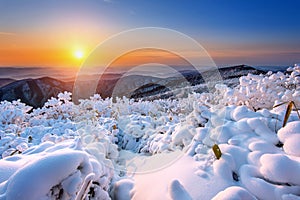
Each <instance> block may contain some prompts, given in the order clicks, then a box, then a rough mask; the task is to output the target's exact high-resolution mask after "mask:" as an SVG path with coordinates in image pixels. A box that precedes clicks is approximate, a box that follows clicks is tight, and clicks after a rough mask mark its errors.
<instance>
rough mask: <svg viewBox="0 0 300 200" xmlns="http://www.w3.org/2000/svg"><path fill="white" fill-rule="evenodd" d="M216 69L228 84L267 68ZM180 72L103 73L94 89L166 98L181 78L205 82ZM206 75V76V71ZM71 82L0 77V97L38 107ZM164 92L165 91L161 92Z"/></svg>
mask: <svg viewBox="0 0 300 200" xmlns="http://www.w3.org/2000/svg"><path fill="white" fill-rule="evenodd" d="M219 72H220V75H221V76H222V78H223V80H224V83H225V84H228V85H231V86H234V85H236V84H238V78H239V77H241V76H245V75H247V74H248V73H252V74H264V73H266V71H263V70H259V69H255V68H253V67H250V66H247V65H238V66H232V67H226V68H220V69H219ZM203 73H204V74H202V75H205V73H209V72H203ZM180 74H181V76H174V77H168V78H159V77H153V76H142V75H129V76H123V74H121V73H120V74H108V75H105V74H104V75H102V76H101V78H100V81H99V82H98V84H97V89H96V93H98V94H100V95H101V97H102V98H106V97H110V96H112V95H117V96H127V97H130V98H145V99H155V98H169V97H170V96H171V95H172V94H168V91H169V89H168V88H174V87H177V88H179V87H183V86H184V85H180V84H181V83H183V82H188V83H189V85H190V86H195V85H199V84H203V83H205V82H204V79H203V77H202V75H201V74H200V73H199V72H197V71H193V70H184V71H180ZM205 76H206V77H207V76H209V74H206V75H205ZM183 79H184V80H183ZM212 79H213V77H212ZM87 81H89V80H87ZM90 81H92V80H90ZM73 85H74V81H69V82H64V81H61V80H57V79H54V78H50V77H42V78H36V79H30V78H29V79H22V80H14V79H5V78H2V79H0V101H3V100H7V101H13V100H17V99H20V100H21V101H22V102H24V103H26V104H28V105H31V106H32V107H34V108H37V107H41V106H43V105H44V103H45V102H46V101H47V100H48V99H49V98H51V97H56V96H57V94H58V93H60V92H63V91H69V92H72V89H73ZM198 92H201V90H200V91H198ZM164 93H165V94H166V95H162V94H164Z"/></svg>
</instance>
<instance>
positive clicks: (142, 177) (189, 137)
mask: <svg viewBox="0 0 300 200" xmlns="http://www.w3.org/2000/svg"><path fill="white" fill-rule="evenodd" d="M289 101H293V102H294V104H295V105H296V107H298V108H299V107H300V66H297V65H295V67H294V68H289V69H288V72H287V73H286V74H284V73H282V72H278V73H271V72H270V73H268V74H267V75H265V76H262V75H251V74H249V75H248V76H244V77H241V78H240V84H239V85H238V86H237V87H235V88H229V87H227V86H225V85H220V84H219V85H216V91H215V93H213V94H211V93H209V94H208V93H203V94H190V95H189V97H188V98H184V99H177V100H155V101H138V102H135V101H134V100H130V99H127V98H123V99H117V100H116V101H113V100H112V99H105V100H103V99H101V97H100V96H99V95H94V96H93V97H91V98H90V99H88V100H82V101H81V102H80V103H79V104H78V105H75V104H73V102H72V101H71V94H70V93H67V92H66V93H61V94H59V95H58V98H52V99H50V100H49V101H48V102H47V103H46V104H45V106H44V107H42V108H40V109H34V110H33V109H31V108H30V107H29V106H26V105H25V104H23V103H20V102H18V101H17V102H13V103H10V102H6V101H4V102H1V103H0V111H1V115H0V158H1V159H0V199H1V200H2V199H7V200H9V199H13V200H16V199H18V200H21V199H24V200H28V199H31V200H35V199H76V200H77V199H78V200H79V199H110V198H112V199H173V200H185V199H222V200H223V199H230V200H231V199H272V200H273V199H284V200H291V199H300V178H299V177H300V145H299V144H300V120H299V118H298V117H299V116H298V115H297V112H296V110H295V109H294V110H293V111H292V112H291V114H290V116H289V119H288V123H287V124H286V126H285V127H282V125H283V119H284V116H285V114H286V110H287V104H283V105H281V106H278V107H276V108H273V106H274V105H276V104H279V103H282V102H289ZM215 144H218V146H219V148H220V149H221V152H222V156H221V158H220V159H216V157H215V155H214V153H213V150H212V146H214V145H215Z"/></svg>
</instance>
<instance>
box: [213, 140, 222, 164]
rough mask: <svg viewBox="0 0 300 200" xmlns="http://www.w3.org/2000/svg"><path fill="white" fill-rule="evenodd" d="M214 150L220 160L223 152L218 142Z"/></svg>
mask: <svg viewBox="0 0 300 200" xmlns="http://www.w3.org/2000/svg"><path fill="white" fill-rule="evenodd" d="M212 149H213V151H214V154H215V156H216V158H217V159H218V160H219V159H220V158H221V156H222V152H221V149H220V148H219V146H218V145H217V144H215V145H214V146H213V147H212Z"/></svg>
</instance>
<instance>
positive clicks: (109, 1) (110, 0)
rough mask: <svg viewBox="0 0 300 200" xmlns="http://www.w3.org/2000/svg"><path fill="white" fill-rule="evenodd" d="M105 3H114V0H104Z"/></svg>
mask: <svg viewBox="0 0 300 200" xmlns="http://www.w3.org/2000/svg"><path fill="white" fill-rule="evenodd" d="M103 1H104V2H105V3H113V2H114V0H103Z"/></svg>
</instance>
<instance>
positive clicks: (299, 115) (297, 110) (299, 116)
mask: <svg viewBox="0 0 300 200" xmlns="http://www.w3.org/2000/svg"><path fill="white" fill-rule="evenodd" d="M292 103H293V105H294V107H295V109H296V112H297V115H298V118H299V119H300V114H299V109H298V108H297V106H296V104H295V102H293V101H292Z"/></svg>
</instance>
